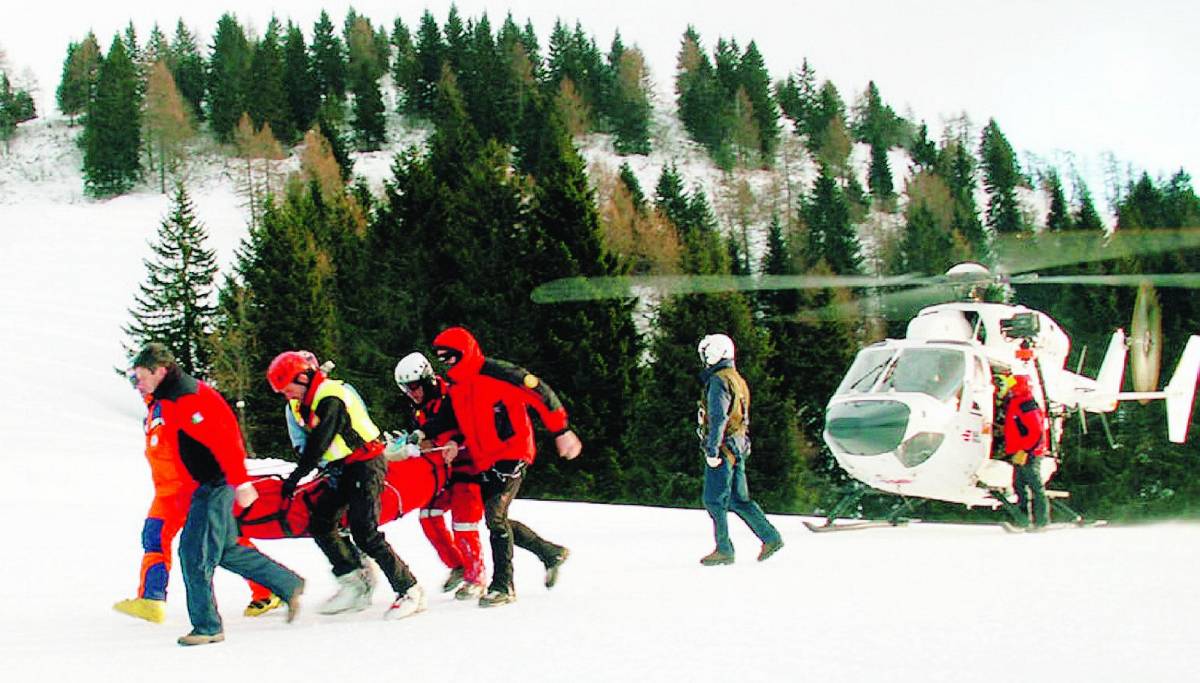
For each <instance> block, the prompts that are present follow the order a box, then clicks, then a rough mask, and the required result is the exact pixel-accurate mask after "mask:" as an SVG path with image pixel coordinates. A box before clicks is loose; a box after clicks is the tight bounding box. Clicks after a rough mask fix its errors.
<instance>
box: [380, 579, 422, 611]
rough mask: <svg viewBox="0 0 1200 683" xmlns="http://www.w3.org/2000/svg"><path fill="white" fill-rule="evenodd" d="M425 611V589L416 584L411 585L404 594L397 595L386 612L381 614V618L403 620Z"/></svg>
mask: <svg viewBox="0 0 1200 683" xmlns="http://www.w3.org/2000/svg"><path fill="white" fill-rule="evenodd" d="M424 609H425V589H424V588H421V587H420V586H419V585H417V584H413V586H412V587H411V588H409V589H408V590H407V591H405V592H404V593H402V594H400V595H397V596H396V599H395V600H394V601H393V602H392V606H391V607H389V608H388V611H387V612H384V613H383V618H384V619H388V620H395V619H403V618H405V617H411V616H412V615H414V614H416V613H417V612H421V611H424Z"/></svg>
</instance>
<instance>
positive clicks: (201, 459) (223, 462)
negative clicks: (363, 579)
mask: <svg viewBox="0 0 1200 683" xmlns="http://www.w3.org/2000/svg"><path fill="white" fill-rule="evenodd" d="M132 366H133V373H134V377H135V379H136V382H137V384H136V386H137V389H138V391H140V392H141V393H142V394H143V395H148V396H150V400H149V401H148V402H147V418H146V424H147V426H148V428H149V429H150V430H151V431H152V432H153V435H152V436H151V441H152V442H155V443H154V445H155V447H156V448H157V447H162V448H163V449H164V453H169V454H170V455H171V457H170V459H171V460H172V462H173V464H175V465H177V466H179V468H180V470H181V471H185V472H187V474H188V476H189V477H190V478H191V480H192V481H191V482H190V483H189V484H188V487H189V488H190V489H191V497H190V501H189V503H188V511H187V516H186V518H185V519H184V523H183V530H182V533H181V534H180V538H179V560H180V565H181V569H182V570H183V582H184V586H185V587H186V588H187V603H188V618H189V619H190V620H191V622H192V631H191V632H190V633H188V634H186V635H184V636H181V637H180V638H179V639H178V641H177V642H178V643H179V644H180V645H206V644H209V643H219V642H221V641H223V640H224V639H225V634H224V631H223V628H222V623H221V615H220V614H219V613H218V612H217V606H216V601H215V600H214V598H213V588H212V578H213V571H214V570H215V569H216V568H217V567H224V568H226V569H228V570H230V571H232V572H234V573H236V574H239V575H240V576H243V577H245V578H246V579H249V580H254V581H257V582H258V583H261V584H263V585H264V586H266V587H267V588H268V589H269V590H271V591H272V592H273V593H275V594H276V595H278V596H281V597H282V598H283V599H284V600H285V601H286V602H287V606H288V619H287V620H288V621H289V622H291V621H292V620H293V619H295V617H296V614H297V612H298V610H299V597H300V595H301V593H302V592H303V591H304V579H302V578H300V577H299V576H297V575H296V574H295V573H294V572H292V571H291V570H289V569H288V568H286V567H284V566H283V565H281V564H279V563H278V562H275V561H274V560H272V559H271V558H269V557H267V556H266V555H263V554H262V553H261V552H259V551H258V550H257V549H256V548H253V547H249V548H248V547H245V546H243V545H239V544H238V543H237V541H236V537H237V522H236V521H235V520H234V517H233V503H234V500H235V499H236V500H237V502H238V504H239V505H241V506H243V507H246V506H249V505H250V504H252V503H253V502H254V501H255V500H256V499H257V497H258V493H257V491H255V489H254V485H253V484H252V483H250V481H249V477H248V476H247V474H246V465H245V459H246V451H245V447H244V446H243V442H242V434H241V430H240V429H239V427H238V423H237V418H235V417H234V415H233V411H232V410H230V408H229V404H227V403H226V402H225V399H224V398H223V397H222V396H221V395H220V394H218V393H217V392H216V391H215V390H214V389H213V388H212V387H210V386H208V385H207V384H205V383H204V382H200V381H198V380H196V379H195V378H193V377H191V376H190V375H188V374H187V373H184V372H183V371H182V370H181V369H180V368H179V366H178V365H177V364H176V362H175V357H174V356H173V355H172V354H171V352H170V350H168V349H167V347H166V346H164V345H162V344H158V343H150V344H147V345H146V346H145V347H143V348H142V350H141V351H139V352H138V354H137V355H136V356H135V357H134V359H133V363H132Z"/></svg>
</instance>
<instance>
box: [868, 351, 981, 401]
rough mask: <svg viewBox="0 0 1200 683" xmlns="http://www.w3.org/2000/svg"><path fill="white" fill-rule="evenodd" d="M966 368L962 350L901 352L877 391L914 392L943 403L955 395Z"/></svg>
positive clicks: (961, 382)
mask: <svg viewBox="0 0 1200 683" xmlns="http://www.w3.org/2000/svg"><path fill="white" fill-rule="evenodd" d="M965 366H966V362H965V359H964V357H963V354H962V352H961V351H955V350H953V349H939V348H912V349H904V350H903V351H901V352H900V356H899V357H898V358H897V359H896V363H895V364H894V365H893V366H892V371H891V373H890V374H889V375H888V376H887V377H886V378H885V379H884V381H883V382H882V383H881V384H880V387H879V389H880V391H913V392H918V393H922V394H928V395H930V396H933V397H934V398H936V399H938V400H939V401H944V400H946V399H948V398H950V397H951V396H954V395H956V394H957V393H958V391H959V389H960V388H961V387H962V384H963V371H964V368H965Z"/></svg>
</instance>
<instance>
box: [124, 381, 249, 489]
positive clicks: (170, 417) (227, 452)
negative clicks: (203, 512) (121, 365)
mask: <svg viewBox="0 0 1200 683" xmlns="http://www.w3.org/2000/svg"><path fill="white" fill-rule="evenodd" d="M146 433H147V434H148V435H149V434H151V433H153V434H154V435H155V436H157V443H154V444H152V445H153V448H154V451H155V455H156V456H158V457H162V458H170V459H173V460H174V461H175V462H177V463H179V464H181V465H183V469H185V470H186V471H187V473H188V475H190V476H191V478H192V479H193V480H194V481H195V482H196V483H197V484H214V483H218V482H221V481H224V482H225V483H227V484H230V485H231V486H237V485H238V484H241V483H243V482H245V481H246V480H247V479H248V478H249V477H247V475H246V448H245V446H244V445H243V444H242V432H241V429H239V428H238V423H237V418H236V417H234V415H233V411H232V410H230V408H229V404H228V403H226V402H225V399H224V398H223V397H222V396H221V395H220V394H218V393H217V391H216V390H215V389H213V388H212V387H210V386H208V385H207V384H205V383H204V382H201V381H199V380H197V379H195V378H194V377H192V376H190V375H187V374H184V373H183V372H182V371H180V370H179V369H178V368H174V369H172V370H171V371H170V372H168V373H167V376H166V377H164V378H163V381H162V382H161V383H160V384H159V385H158V388H157V389H155V390H154V395H153V397H152V400H151V402H150V403H149V405H148V409H147V417H146ZM147 454H148V455H149V454H150V445H148V447H147ZM152 467H153V465H152Z"/></svg>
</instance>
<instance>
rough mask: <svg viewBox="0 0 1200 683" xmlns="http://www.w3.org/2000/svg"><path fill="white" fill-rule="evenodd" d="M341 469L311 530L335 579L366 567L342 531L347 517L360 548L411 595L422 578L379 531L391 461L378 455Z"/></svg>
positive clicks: (316, 507) (397, 588)
mask: <svg viewBox="0 0 1200 683" xmlns="http://www.w3.org/2000/svg"><path fill="white" fill-rule="evenodd" d="M340 469H341V471H340V472H339V473H336V474H335V476H334V478H333V480H332V481H331V482H330V483H331V484H332V486H331V487H330V490H329V491H328V493H326V495H324V496H322V497H321V498H320V500H318V501H317V502H316V504H315V505H313V509H312V517H311V518H310V520H309V532H310V533H312V536H313V539H314V540H315V541H316V542H317V547H319V548H320V549H321V552H323V553H325V557H327V558H328V559H329V564H331V565H333V574H334V576H343V575H345V574H349V573H350V572H352V571H355V570H356V569H359V568H361V567H362V561H361V560H360V558H359V554H358V553H357V552H355V551H354V549H353V548H352V547H350V544H349V543H347V542H346V539H345V538H343V537H342V535H341V534H339V533H338V531H337V528H338V522H339V521H340V520H341V518H342V515H343V514H345V515H346V518H347V520H348V521H349V523H350V537H351V538H353V539H354V545H356V546H358V548H359V550H361V551H362V552H363V553H365V554H366V555H367V556H369V557H370V558H371V559H373V560H375V563H376V564H378V565H379V569H380V571H382V572H383V574H384V576H386V577H387V580H388V583H390V584H391V585H392V589H393V590H395V591H396V593H397V594H402V593H404V592H406V591H408V589H409V588H411V587H412V586H414V585H415V584H416V583H417V580H416V578H414V577H413V574H412V571H411V570H409V568H408V565H406V564H405V563H404V561H403V560H401V559H400V557H399V556H398V555H396V553H395V551H393V550H392V546H390V545H388V542H387V538H386V537H384V535H383V532H382V531H380V530H379V494H380V492H381V491H383V482H384V475H385V474H386V472H387V460H386V459H385V458H383V457H382V456H377V457H374V458H371V459H370V460H359V461H357V462H352V463H347V464H345V465H342V466H341V468H340Z"/></svg>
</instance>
